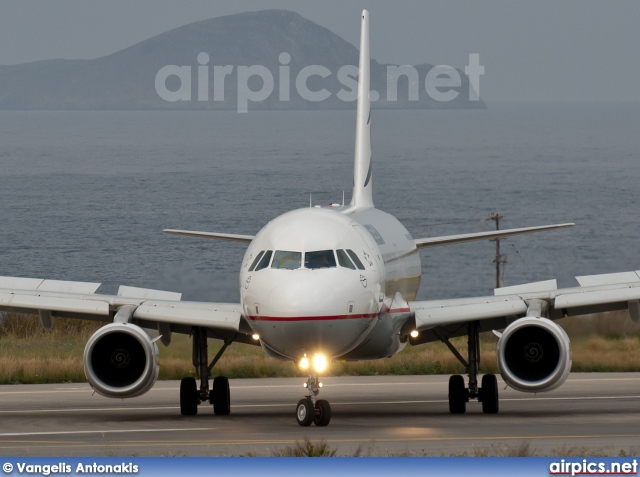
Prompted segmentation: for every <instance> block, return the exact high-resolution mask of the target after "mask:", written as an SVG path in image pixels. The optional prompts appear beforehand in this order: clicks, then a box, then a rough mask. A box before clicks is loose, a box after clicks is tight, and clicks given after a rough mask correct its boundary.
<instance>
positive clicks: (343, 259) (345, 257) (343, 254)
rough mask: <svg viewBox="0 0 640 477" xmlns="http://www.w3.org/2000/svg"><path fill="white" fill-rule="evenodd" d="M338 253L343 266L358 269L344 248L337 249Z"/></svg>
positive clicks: (339, 261)
mask: <svg viewBox="0 0 640 477" xmlns="http://www.w3.org/2000/svg"><path fill="white" fill-rule="evenodd" d="M336 255H338V263H339V264H340V266H341V267H345V268H350V269H351V270H355V269H356V266H355V265H354V264H353V262H352V261H351V260H349V256H348V255H347V253H346V252H345V251H344V250H336Z"/></svg>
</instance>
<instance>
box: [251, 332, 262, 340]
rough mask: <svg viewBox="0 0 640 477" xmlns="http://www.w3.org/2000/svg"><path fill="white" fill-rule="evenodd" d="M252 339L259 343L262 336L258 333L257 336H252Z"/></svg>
mask: <svg viewBox="0 0 640 477" xmlns="http://www.w3.org/2000/svg"><path fill="white" fill-rule="evenodd" d="M252 338H253V339H254V340H256V341H258V340H259V339H260V335H259V334H257V333H256V334H254V335H253V336H252Z"/></svg>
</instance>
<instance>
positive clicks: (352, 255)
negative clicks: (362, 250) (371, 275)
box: [347, 250, 364, 270]
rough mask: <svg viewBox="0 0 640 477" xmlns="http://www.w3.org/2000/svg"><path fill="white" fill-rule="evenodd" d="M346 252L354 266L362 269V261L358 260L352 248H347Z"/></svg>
mask: <svg viewBox="0 0 640 477" xmlns="http://www.w3.org/2000/svg"><path fill="white" fill-rule="evenodd" d="M347 253H348V254H349V256H350V257H351V259H352V260H353V263H355V264H356V267H358V270H364V265H362V262H361V261H360V259H359V258H358V256H357V255H356V253H355V252H354V251H353V250H347Z"/></svg>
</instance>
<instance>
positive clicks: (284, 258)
mask: <svg viewBox="0 0 640 477" xmlns="http://www.w3.org/2000/svg"><path fill="white" fill-rule="evenodd" d="M301 261H302V253H301V252H289V251H283V250H276V253H275V254H274V255H273V262H271V268H284V269H286V270H295V269H297V268H300V262H301Z"/></svg>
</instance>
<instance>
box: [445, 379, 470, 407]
mask: <svg viewBox="0 0 640 477" xmlns="http://www.w3.org/2000/svg"><path fill="white" fill-rule="evenodd" d="M466 410H467V395H466V389H465V387H464V378H463V377H462V376H460V375H459V374H455V375H453V376H451V377H450V378H449V412H450V413H451V414H464V413H465V411H466Z"/></svg>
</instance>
